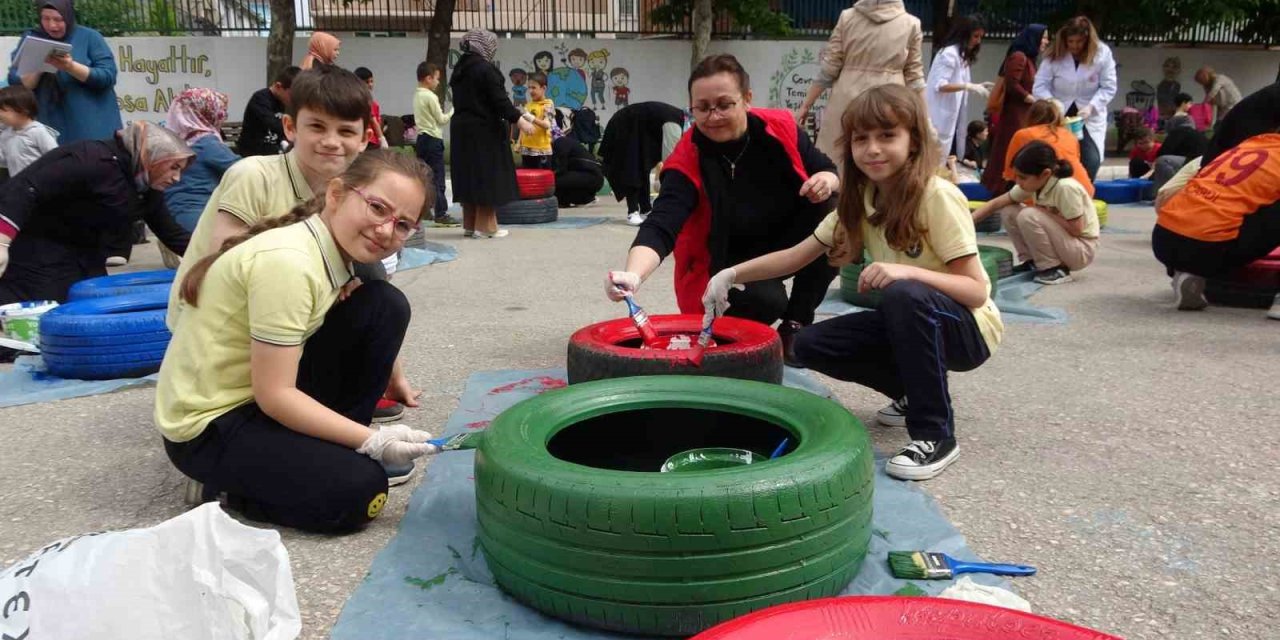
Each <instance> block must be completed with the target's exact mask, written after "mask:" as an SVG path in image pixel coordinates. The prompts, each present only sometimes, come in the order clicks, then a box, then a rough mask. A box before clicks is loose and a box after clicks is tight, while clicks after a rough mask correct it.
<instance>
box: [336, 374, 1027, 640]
mask: <svg viewBox="0 0 1280 640" xmlns="http://www.w3.org/2000/svg"><path fill="white" fill-rule="evenodd" d="M564 379H565V373H564V370H563V369H541V370H526V371H486V372H480V373H475V374H472V376H471V378H470V379H469V380H468V381H467V386H466V389H465V390H464V391H463V393H462V397H461V399H460V400H459V404H458V408H457V409H456V410H455V411H454V412H453V415H452V416H450V418H449V421H448V423H447V424H446V425H445V428H444V433H446V434H451V433H456V432H460V431H465V430H466V429H467V428H469V427H470V428H477V427H480V426H483V425H486V424H488V421H489V420H491V419H493V418H494V417H495V416H497V415H498V414H499V413H500V412H502V411H503V410H504V409H506V408H507V407H510V406H512V405H514V404H515V403H517V402H519V401H521V400H524V399H526V398H530V397H532V396H534V395H537V394H539V393H542V392H543V391H546V390H548V389H554V388H558V387H560V386H563V385H564ZM786 384H788V385H789V386H798V387H800V388H804V389H806V390H811V391H817V392H820V393H821V394H822V395H829V393H830V392H829V390H828V389H826V386H825V385H824V384H822V382H820V381H819V380H817V379H816V378H814V377H813V376H812V375H811V374H809V373H807V372H805V371H802V370H792V369H789V370H788V371H787V381H786ZM473 460H474V452H472V451H451V452H445V453H442V454H440V455H439V456H437V457H436V458H435V459H434V460H433V461H432V462H431V463H430V466H429V467H428V468H427V471H426V476H427V477H426V478H424V479H423V481H422V483H421V484H420V485H419V486H418V487H417V489H416V490H415V491H414V494H413V497H412V498H411V499H410V501H409V506H408V509H407V511H406V513H405V515H404V518H403V519H402V520H401V521H400V529H399V531H398V532H397V533H396V536H395V537H394V538H392V540H391V542H390V543H389V544H388V545H387V547H386V548H385V549H383V550H382V551H381V552H379V554H378V556H377V557H376V558H375V559H374V562H373V566H372V567H371V568H370V569H369V574H368V575H367V576H366V577H365V580H364V582H363V583H361V585H360V586H359V588H358V589H357V590H356V592H355V593H354V594H353V595H352V596H351V599H350V600H348V601H347V604H346V606H345V607H344V608H343V610H342V614H341V616H340V617H339V619H338V623H337V625H336V626H335V627H334V629H333V632H332V635H331V637H332V638H335V639H336V640H384V639H385V640H404V639H405V638H448V639H449V640H493V639H495V638H521V639H522V640H551V639H553V638H554V639H558V640H559V639H563V640H603V639H606V638H619V639H621V638H631V639H634V638H636V636H623V635H619V634H613V633H607V632H602V631H597V630H593V629H587V628H583V627H578V626H574V625H571V624H567V623H564V622H561V621H559V620H556V619H554V618H550V617H548V616H544V615H542V614H541V613H538V612H536V611H534V610H532V609H529V608H527V607H525V606H524V605H522V604H520V603H518V602H516V601H515V600H513V599H511V598H510V597H508V596H507V595H506V594H504V593H503V592H501V591H500V590H499V589H498V588H497V587H496V586H495V585H494V581H493V575H492V574H491V573H489V569H488V567H487V566H486V564H485V560H484V554H483V553H482V552H481V551H480V550H479V547H478V544H477V542H476V512H475V489H474V480H473V478H472V463H473ZM877 467H878V469H879V471H878V473H877V475H876V481H875V497H874V503H873V507H872V508H873V510H874V514H875V515H874V516H873V520H872V526H873V528H874V529H873V530H874V533H873V535H872V537H871V548H870V551H869V552H868V554H867V560H866V562H865V563H864V564H863V566H862V570H861V572H860V573H859V574H858V576H857V577H856V578H855V579H854V581H853V583H852V584H850V585H849V587H848V588H847V589H846V590H845V592H844V593H846V594H890V593H893V592H895V591H897V590H898V589H900V588H902V587H903V586H905V585H906V584H907V581H904V580H898V579H895V578H893V577H892V575H890V573H889V570H888V567H887V563H886V562H885V558H886V554H887V552H888V551H889V550H898V549H908V550H917V549H928V550H931V551H942V552H945V553H949V554H951V555H953V556H958V557H961V558H964V559H968V560H977V559H978V558H977V557H976V556H975V555H974V554H973V552H972V551H971V550H970V549H969V548H968V547H967V546H966V543H965V540H964V537H963V536H961V535H960V533H959V532H958V531H956V529H955V527H953V526H951V524H950V523H948V522H947V520H946V517H944V516H943V515H942V512H941V511H939V509H938V507H937V505H936V504H935V503H934V501H933V499H932V498H930V497H929V496H928V495H926V494H925V493H923V492H922V491H921V490H920V489H918V488H917V487H916V486H915V485H913V484H910V483H905V482H899V481H897V480H893V479H891V478H889V477H888V476H886V475H885V474H884V471H883V460H878V461H877ZM977 579H978V581H980V582H984V583H985V584H995V585H1001V586H1006V587H1007V585H1008V583H1007V581H1003V580H1000V579H998V578H993V577H991V576H982V577H980V578H977ZM914 584H916V585H917V586H918V587H920V588H922V589H924V590H925V591H927V592H928V593H930V594H935V595H936V594H937V593H939V592H940V591H942V590H943V589H945V588H946V587H947V586H949V585H950V584H951V582H950V581H946V580H936V581H919V582H915V583H914Z"/></svg>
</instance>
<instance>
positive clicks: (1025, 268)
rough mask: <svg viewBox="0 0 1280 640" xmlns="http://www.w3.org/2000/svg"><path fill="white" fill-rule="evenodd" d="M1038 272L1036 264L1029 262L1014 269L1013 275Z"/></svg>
mask: <svg viewBox="0 0 1280 640" xmlns="http://www.w3.org/2000/svg"><path fill="white" fill-rule="evenodd" d="M1035 270H1036V263H1034V262H1032V261H1030V260H1027V261H1026V262H1024V263H1022V264H1020V265H1016V266H1014V267H1013V271H1012V273H1030V272H1032V271H1035Z"/></svg>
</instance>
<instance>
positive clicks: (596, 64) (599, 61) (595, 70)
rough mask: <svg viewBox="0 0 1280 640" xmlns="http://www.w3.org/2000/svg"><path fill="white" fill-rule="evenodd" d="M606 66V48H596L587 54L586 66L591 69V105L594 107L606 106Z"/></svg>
mask: <svg viewBox="0 0 1280 640" xmlns="http://www.w3.org/2000/svg"><path fill="white" fill-rule="evenodd" d="M608 66H609V50H608V49H596V50H595V51H592V52H591V53H590V55H588V56H587V68H589V69H591V106H592V107H595V108H596V109H604V108H606V107H607V106H608V102H607V101H606V100H605V97H604V92H605V89H607V88H609V74H607V73H605V69H606V68H608Z"/></svg>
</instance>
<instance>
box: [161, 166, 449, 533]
mask: <svg viewBox="0 0 1280 640" xmlns="http://www.w3.org/2000/svg"><path fill="white" fill-rule="evenodd" d="M429 185H430V178H429V177H428V176H427V171H426V167H424V166H423V165H422V163H420V162H418V161H417V160H416V159H413V158H409V157H405V156H402V155H399V154H396V153H393V152H390V151H386V150H382V149H379V150H375V151H372V152H369V153H367V154H364V155H362V156H360V158H359V159H357V160H356V162H355V164H353V165H351V167H350V168H349V169H347V170H346V171H345V172H344V173H343V174H342V175H341V176H340V177H336V178H334V179H332V180H330V181H328V182H327V183H325V184H324V185H322V187H321V188H322V196H321V197H319V198H315V199H312V200H310V201H308V202H307V203H306V204H303V205H299V206H297V207H295V208H293V209H292V210H291V211H290V212H289V213H287V214H285V215H283V216H274V217H272V218H269V219H266V220H262V221H259V222H257V223H255V224H254V225H253V226H252V227H250V228H249V230H248V231H247V232H246V233H244V234H241V235H239V236H237V237H235V238H234V239H233V242H234V243H235V244H234V245H233V246H232V247H231V248H229V249H227V250H226V251H218V252H215V253H211V254H209V255H208V256H207V257H206V258H204V259H202V260H200V261H199V262H196V263H192V264H189V265H188V269H187V272H186V276H185V277H184V278H183V280H181V281H179V282H178V283H177V289H178V290H179V291H180V294H179V295H180V296H181V298H182V301H183V303H184V305H186V308H185V310H184V311H183V313H182V316H181V318H180V319H179V322H178V324H177V326H176V327H175V328H174V332H173V340H172V342H170V344H169V348H168V350H167V351H166V352H165V358H164V362H163V364H162V365H161V367H160V379H159V381H158V384H157V387H156V406H155V421H156V426H157V427H158V428H159V430H160V432H161V434H162V435H163V437H164V445H165V451H166V453H167V454H168V456H169V459H170V460H171V461H172V462H173V464H174V466H176V467H177V468H178V469H179V470H180V471H182V472H183V473H184V474H186V475H187V477H188V478H191V479H192V481H193V482H191V483H189V484H188V499H189V500H191V501H193V502H197V501H204V500H211V499H213V498H214V497H215V496H217V495H218V494H219V493H225V494H226V495H227V503H228V505H229V506H231V507H232V508H235V509H237V510H240V511H241V512H243V513H244V514H245V515H246V516H248V517H250V518H253V519H257V520H266V521H269V522H273V523H276V524H281V525H285V526H290V527H297V528H299V529H304V530H308V531H320V532H338V531H349V530H352V529H357V528H359V527H361V526H363V525H364V524H365V523H367V522H369V521H370V520H372V519H373V518H374V517H376V516H377V515H378V513H379V512H380V511H381V510H382V506H383V505H384V504H385V503H386V499H387V486H388V474H387V473H386V471H384V466H387V467H391V466H405V465H409V466H410V467H411V466H412V464H413V461H414V459H416V458H418V457H420V456H423V455H426V454H429V453H434V452H436V451H438V449H437V448H435V447H433V446H432V445H430V444H428V443H427V440H428V439H430V437H431V436H430V434H427V433H424V432H421V431H414V430H411V429H409V428H408V427H406V426H404V425H395V426H390V427H384V428H382V429H370V428H369V427H366V426H365V425H366V424H368V423H369V419H370V417H371V415H372V413H373V410H374V406H375V404H376V402H377V401H378V398H379V397H381V395H382V391H383V389H385V388H386V386H387V380H388V378H389V377H390V372H391V371H392V367H393V364H392V363H393V362H394V361H395V359H396V355H397V353H398V352H399V350H400V346H401V343H402V341H403V339H404V334H405V331H406V329H407V328H408V325H409V302H408V300H407V299H405V296H404V294H403V293H401V292H400V291H399V290H398V289H396V288H394V287H392V286H391V284H390V283H388V282H385V281H378V282H370V283H367V284H362V285H360V286H359V287H357V288H356V289H355V290H354V291H349V296H348V297H347V299H346V300H344V301H342V302H340V303H339V302H337V300H338V296H339V292H340V291H342V290H343V289H344V285H346V284H347V282H348V281H349V280H350V279H351V273H350V271H349V268H348V264H350V263H351V262H352V261H357V262H374V261H378V260H381V259H383V258H385V257H387V256H388V255H391V254H392V253H394V252H396V251H398V250H400V248H401V247H402V246H403V245H404V241H405V239H406V238H408V237H409V236H410V235H411V234H412V233H413V232H414V231H415V230H416V229H417V226H418V220H419V218H420V216H422V215H423V213H424V212H425V211H427V210H428V209H429V207H430V203H431V197H430V193H429V188H430V187H429ZM379 463H381V464H379Z"/></svg>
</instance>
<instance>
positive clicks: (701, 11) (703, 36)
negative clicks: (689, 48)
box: [689, 0, 715, 70]
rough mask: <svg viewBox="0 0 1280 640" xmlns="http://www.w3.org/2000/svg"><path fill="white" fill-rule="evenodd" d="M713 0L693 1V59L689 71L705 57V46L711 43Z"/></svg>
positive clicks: (713, 14) (713, 18)
mask: <svg viewBox="0 0 1280 640" xmlns="http://www.w3.org/2000/svg"><path fill="white" fill-rule="evenodd" d="M712 1H713V0H693V15H692V18H693V59H692V60H691V61H690V63H689V69H690V70H693V68H694V67H696V66H698V63H699V62H702V59H703V58H704V57H706V55H707V45H709V44H710V43H711V27H712V22H714V21H715V11H714V9H713V8H712Z"/></svg>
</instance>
